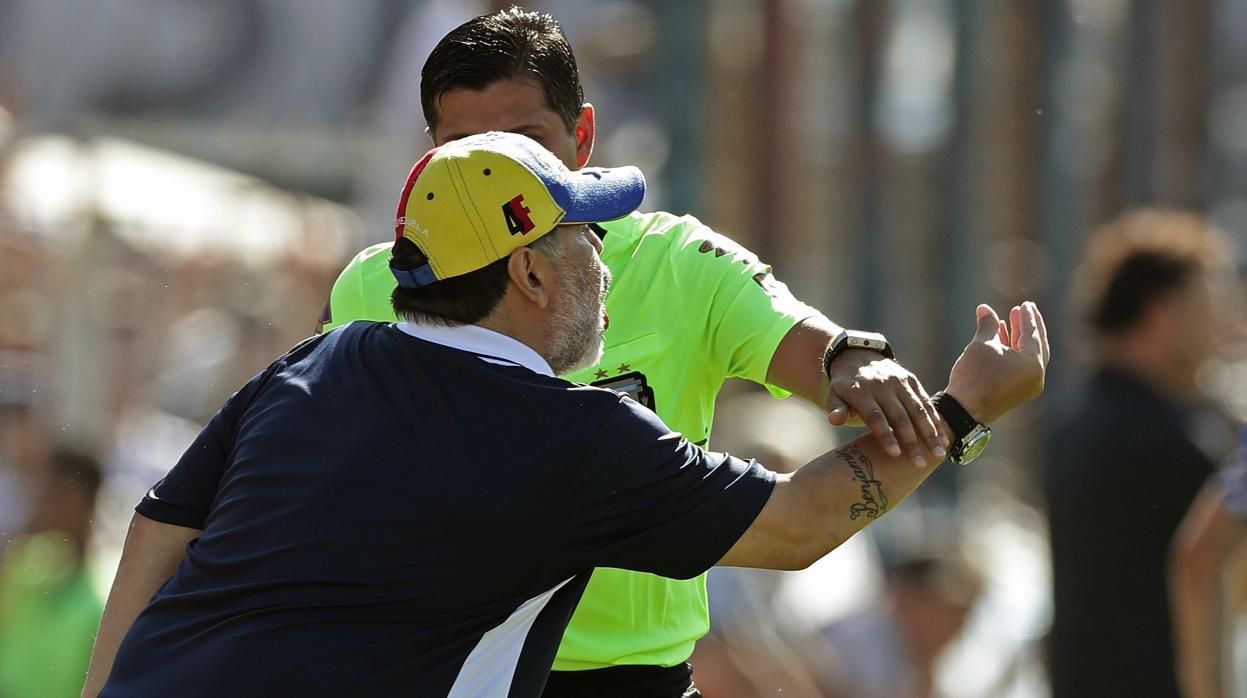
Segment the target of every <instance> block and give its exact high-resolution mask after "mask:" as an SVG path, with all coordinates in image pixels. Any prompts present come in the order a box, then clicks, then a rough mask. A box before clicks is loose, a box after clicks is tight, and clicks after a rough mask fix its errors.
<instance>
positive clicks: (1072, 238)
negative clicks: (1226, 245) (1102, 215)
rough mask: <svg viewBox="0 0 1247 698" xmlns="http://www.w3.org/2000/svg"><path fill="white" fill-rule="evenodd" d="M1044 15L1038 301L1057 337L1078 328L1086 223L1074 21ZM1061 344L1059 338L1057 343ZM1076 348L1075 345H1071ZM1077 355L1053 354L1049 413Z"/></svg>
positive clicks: (1067, 386) (1059, 14)
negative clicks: (1069, 79)
mask: <svg viewBox="0 0 1247 698" xmlns="http://www.w3.org/2000/svg"><path fill="white" fill-rule="evenodd" d="M1041 6H1042V8H1043V9H1042V10H1041V14H1040V36H1041V40H1040V58H1039V60H1040V68H1039V84H1040V85H1041V90H1042V94H1041V97H1040V105H1041V107H1040V108H1041V111H1042V117H1043V118H1042V119H1040V122H1039V142H1040V148H1041V153H1042V155H1041V158H1040V162H1039V164H1040V167H1041V168H1042V176H1041V178H1040V183H1039V192H1038V199H1039V202H1040V206H1039V216H1038V217H1039V240H1040V244H1041V246H1042V248H1043V249H1044V250H1045V251H1047V253H1048V255H1049V264H1048V268H1047V271H1048V279H1047V283H1045V284H1044V288H1045V292H1044V294H1043V297H1042V298H1040V303H1041V304H1042V307H1043V312H1044V320H1045V324H1046V325H1047V326H1048V329H1049V332H1050V335H1051V336H1053V337H1055V338H1059V337H1061V336H1062V334H1064V333H1067V332H1068V331H1072V330H1075V327H1074V323H1072V322H1070V319H1069V314H1068V312H1067V309H1066V302H1067V297H1066V295H1067V290H1068V289H1069V287H1070V282H1071V279H1072V276H1073V274H1072V271H1073V269H1074V267H1075V265H1077V263H1078V260H1079V258H1080V252H1081V249H1082V237H1081V233H1082V227H1083V221H1084V219H1085V209H1086V207H1085V203H1084V199H1083V192H1082V178H1081V176H1080V172H1079V167H1078V165H1076V164H1071V162H1070V160H1071V158H1076V152H1075V153H1071V152H1070V151H1071V150H1075V149H1077V148H1079V147H1080V146H1081V141H1082V135H1083V134H1081V133H1080V132H1079V131H1080V127H1079V124H1078V123H1077V120H1076V117H1075V114H1074V110H1075V109H1076V108H1077V107H1078V106H1079V105H1071V104H1070V101H1071V100H1070V97H1069V96H1068V95H1062V94H1061V93H1060V90H1061V88H1062V86H1063V85H1064V82H1063V80H1062V78H1063V77H1065V76H1066V75H1069V74H1071V73H1072V71H1073V70H1074V68H1073V67H1071V66H1069V65H1068V64H1067V62H1069V61H1073V60H1075V58H1074V56H1073V55H1072V54H1073V48H1074V47H1073V43H1074V42H1073V39H1074V36H1073V34H1074V23H1073V21H1072V18H1071V17H1070V15H1069V10H1068V6H1067V5H1066V4H1065V3H1060V2H1049V3H1041ZM1054 342H1057V343H1059V342H1060V340H1059V339H1054ZM1067 346H1072V342H1070V343H1067ZM1072 361H1073V357H1071V356H1068V355H1067V352H1060V351H1058V352H1054V355H1053V359H1052V362H1051V364H1050V366H1049V369H1048V380H1047V385H1048V388H1047V390H1046V392H1047V393H1048V396H1047V399H1045V400H1044V403H1045V405H1047V409H1049V410H1052V409H1055V408H1057V406H1058V405H1059V404H1061V402H1063V400H1064V398H1066V397H1068V396H1069V395H1070V393H1071V391H1072V388H1073V385H1072V381H1071V376H1070V366H1071V364H1072Z"/></svg>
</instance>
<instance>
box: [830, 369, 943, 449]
mask: <svg viewBox="0 0 1247 698" xmlns="http://www.w3.org/2000/svg"><path fill="white" fill-rule="evenodd" d="M829 378H830V379H831V383H830V386H829V390H828V391H827V421H829V422H831V423H832V424H834V425H836V426H842V425H845V424H849V425H853V426H861V425H863V424H864V425H865V426H867V427H869V428H870V432H871V434H873V435H874V437H875V440H876V441H877V442H878V443H879V447H880V448H882V449H883V451H884V453H887V454H888V455H889V456H892V457H893V458H897V457H900V455H901V452H902V448H903V449H904V453H905V456H906V457H908V458H909V460H910V461H912V462H913V464H914V465H916V466H919V467H923V466H926V465H927V461H926V457H925V456H924V455H923V454H925V453H926V452H927V451H930V452H931V453H932V454H934V455H935V456H936V457H937V458H943V457H944V455H945V449H946V448H947V447H948V445H949V441H948V437H947V436H946V435H945V434H944V432H945V431H947V430H946V429H944V428H943V426H944V425H943V420H942V419H940V415H939V413H938V412H936V410H935V406H934V405H932V404H931V397H930V396H929V395H927V391H926V390H925V389H924V388H923V387H922V383H920V382H918V378H917V377H916V376H915V375H914V374H913V373H910V371H909V370H908V369H906V368H905V367H904V366H901V365H900V364H898V363H896V362H895V361H893V360H892V359H888V358H884V357H883V356H882V355H881V354H879V353H878V352H875V351H870V350H867V349H849V350H847V351H844V352H842V353H841V354H840V355H839V356H837V357H836V360H835V361H833V362H832V363H831V366H830V375H829ZM922 442H925V448H924V447H923V443H922Z"/></svg>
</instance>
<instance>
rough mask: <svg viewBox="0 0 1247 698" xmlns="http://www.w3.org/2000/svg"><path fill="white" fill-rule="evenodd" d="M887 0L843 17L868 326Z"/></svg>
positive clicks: (873, 294)
mask: <svg viewBox="0 0 1247 698" xmlns="http://www.w3.org/2000/svg"><path fill="white" fill-rule="evenodd" d="M891 5H892V3H891V2H889V0H857V2H856V3H854V6H853V11H852V14H851V16H850V19H849V24H850V26H851V27H852V29H851V32H852V34H853V36H854V39H855V40H854V42H853V47H852V55H853V57H854V61H853V71H852V74H853V93H854V97H855V98H854V104H853V108H854V114H853V139H852V144H851V148H852V152H853V157H852V159H851V160H850V162H851V163H852V166H853V169H854V175H855V176H856V178H857V193H856V196H855V197H854V198H855V199H856V202H855V205H856V211H855V215H854V233H855V235H856V236H857V240H858V244H857V268H858V270H859V271H858V277H857V279H856V280H855V281H856V286H857V289H858V303H859V307H860V309H861V311H860V312H859V313H858V317H859V318H860V320H861V322H863V323H864V324H865V325H866V326H868V327H878V326H880V324H881V323H882V321H883V310H884V299H885V294H884V293H883V284H884V279H885V275H884V268H883V265H884V260H883V254H884V245H883V240H882V239H881V236H882V234H883V226H882V225H881V221H882V216H881V213H880V211H879V206H880V203H881V202H882V200H883V197H882V196H881V193H882V192H881V191H880V190H881V189H882V188H883V175H884V172H885V170H886V167H885V162H884V159H885V158H886V152H885V149H884V147H883V143H882V142H881V139H880V137H879V132H878V130H877V129H876V128H875V119H874V114H875V103H876V101H877V99H878V96H879V78H880V72H881V66H880V56H879V54H880V49H881V48H882V43H883V38H884V37H883V34H884V30H885V29H886V27H887V18H888V16H889V14H890V13H891Z"/></svg>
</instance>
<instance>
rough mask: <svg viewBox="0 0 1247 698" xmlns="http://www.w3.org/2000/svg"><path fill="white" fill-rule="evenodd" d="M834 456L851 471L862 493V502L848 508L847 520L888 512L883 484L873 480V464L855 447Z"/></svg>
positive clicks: (872, 517) (872, 516)
mask: <svg viewBox="0 0 1247 698" xmlns="http://www.w3.org/2000/svg"><path fill="white" fill-rule="evenodd" d="M836 456H837V457H839V458H840V459H841V460H843V461H844V462H845V463H847V464H848V466H849V468H850V469H852V471H853V477H854V478H856V479H857V481H858V483H859V485H858V486H859V487H860V489H861V493H862V501H860V502H854V503H853V505H852V506H850V507H849V518H850V519H852V520H854V521H856V520H857V517H859V516H861V515H862V514H865V515H866V518H868V519H877V518H879V517H880V516H883V513H884V512H886V511H887V510H888V495H887V494H885V493H884V491H883V483H882V482H879V481H878V480H876V479H875V464H874V463H871V462H870V459H869V458H867V457H866V454H865V453H862V451H861V449H859V448H858V447H856V446H850V447H848V448H846V449H843V450H841V451H837V452H836Z"/></svg>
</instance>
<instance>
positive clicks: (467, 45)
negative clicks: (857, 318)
mask: <svg viewBox="0 0 1247 698" xmlns="http://www.w3.org/2000/svg"><path fill="white" fill-rule="evenodd" d="M420 91H421V103H422V107H423V110H424V116H425V121H426V122H427V123H428V125H429V129H428V134H429V136H430V138H431V139H432V140H433V143H434V144H435V145H441V144H443V143H445V142H447V141H450V140H455V139H457V138H461V137H463V136H467V135H471V134H476V133H483V132H486V131H512V132H516V133H521V134H523V135H526V136H528V137H530V138H532V139H534V140H536V141H537V142H539V143H541V144H542V145H544V146H545V147H546V148H548V149H549V150H550V151H552V152H553V153H554V154H555V155H557V156H558V157H559V158H560V159H561V160H563V162H564V163H566V164H567V166H568V167H572V168H578V167H584V166H585V165H586V163H587V162H588V160H589V155H590V153H591V152H592V150H593V138H594V110H593V107H592V105H590V104H588V103H586V102H585V100H584V93H583V90H582V88H581V84H580V76H579V73H578V69H577V67H576V59H575V57H574V55H573V54H572V50H571V46H570V45H568V43H567V39H566V37H565V36H564V35H563V32H562V29H561V28H560V27H559V25H558V23H557V22H556V21H555V20H554V18H553V17H551V16H549V15H546V14H539V13H533V12H526V11H523V10H520V9H517V8H512V9H509V10H505V11H502V12H498V13H494V14H490V15H484V16H481V17H477V18H475V19H472V20H470V21H468V22H466V23H465V24H463V25H461V26H459V27H458V28H456V29H455V30H453V31H451V32H450V33H449V34H447V35H446V36H445V37H444V38H443V39H442V40H441V42H440V43H439V44H438V45H437V46H436V47H435V48H434V49H433V52H432V53H431V54H430V55H429V58H428V60H427V61H426V62H425V66H424V70H423V72H422V75H421V83H420ZM598 232H599V234H601V235H602V242H603V247H604V249H603V252H602V254H601V257H602V261H603V262H604V263H605V264H606V266H607V267H608V268H609V269H610V271H611V273H612V274H613V275H614V283H613V284H612V285H611V287H610V293H609V295H608V296H607V298H606V306H607V311H608V313H609V315H610V326H609V329H608V330H607V333H606V342H605V353H604V355H603V357H602V360H601V361H600V362H599V363H598V364H597V365H595V366H592V367H590V368H587V369H584V370H582V371H579V372H577V373H574V374H572V375H569V376H565V377H566V378H568V379H570V380H573V381H578V382H583V383H591V384H594V385H600V386H606V387H611V388H614V389H616V390H620V391H623V392H627V393H629V394H631V395H632V396H633V397H634V398H635V399H636V400H637V401H639V402H641V403H642V404H644V405H646V406H648V407H650V408H651V409H653V410H654V411H655V412H657V413H658V415H659V416H660V417H661V418H662V420H663V421H664V422H666V423H667V424H668V425H669V426H670V427H671V428H672V429H674V430H676V431H679V432H681V433H683V434H684V435H685V436H686V437H687V438H688V439H689V440H690V441H693V442H694V443H697V444H699V445H701V446H706V445H707V444H708V442H709V438H710V427H711V422H712V419H713V414H714V401H715V396H716V394H717V393H718V391H719V388H720V386H721V385H722V384H723V382H724V380H726V379H727V378H728V377H730V376H739V377H742V378H747V379H749V380H752V381H754V382H757V383H760V384H762V385H765V386H767V388H768V389H769V390H770V391H771V392H772V393H773V394H775V395H776V396H780V397H782V396H785V395H787V394H789V392H795V393H797V394H798V395H801V396H802V397H805V398H806V399H809V400H811V401H813V402H815V403H816V404H819V405H823V406H825V407H826V409H827V411H828V418H829V420H830V421H831V422H832V423H833V424H844V423H846V422H848V421H849V420H850V419H851V418H852V417H853V416H854V415H860V416H861V418H862V419H863V420H864V422H865V424H866V425H867V426H869V427H870V429H871V431H872V433H873V434H874V435H875V437H876V438H877V439H878V440H879V444H880V446H881V447H882V448H883V449H884V450H885V451H886V452H888V453H890V454H891V455H900V454H901V453H905V454H906V455H908V456H909V457H910V458H911V459H912V460H913V461H914V462H915V465H919V466H924V465H927V463H925V462H924V461H923V460H922V458H923V456H922V452H923V448H922V444H923V443H925V445H926V446H927V448H929V449H930V451H931V452H932V453H934V454H935V455H937V456H941V457H942V456H943V455H944V453H945V448H946V447H948V446H950V439H949V434H950V433H951V432H950V431H949V430H948V429H947V428H946V427H945V426H944V424H943V423H942V422H941V420H940V419H939V417H938V416H937V413H936V411H935V409H934V408H933V407H932V405H931V402H930V398H929V397H928V396H927V394H926V392H925V391H924V390H923V388H922V386H921V385H920V384H919V383H918V381H917V379H915V378H914V376H913V375H912V374H911V373H910V372H909V371H907V370H905V369H904V368H902V367H901V366H900V365H898V364H897V363H895V362H894V361H892V360H891V349H890V347H888V346H887V345H886V340H883V338H882V337H880V336H878V335H874V336H872V335H870V334H869V333H855V332H852V331H844V330H842V328H840V327H839V326H837V325H836V324H835V323H833V322H831V321H830V320H828V319H827V318H826V317H825V316H823V315H822V314H821V313H819V312H818V311H817V310H815V309H814V308H811V307H810V306H808V305H806V304H804V303H802V302H801V301H799V300H797V299H796V298H795V297H793V295H792V294H791V293H790V292H789V290H788V288H787V287H786V286H785V285H784V284H783V283H781V282H779V281H777V280H776V279H775V278H774V276H772V274H771V269H770V267H768V266H767V265H765V264H763V263H762V262H760V261H759V260H758V258H757V257H756V256H755V255H753V254H752V253H750V252H749V251H748V250H746V249H744V248H743V247H741V246H740V245H738V244H736V243H734V242H732V241H731V240H729V239H728V238H726V237H724V236H722V235H719V234H717V233H715V232H714V231H712V230H710V229H709V228H707V227H706V226H704V225H702V224H701V223H700V222H699V221H697V220H696V219H695V218H692V217H690V216H676V215H673V214H670V213H663V212H657V213H648V214H641V213H634V214H632V215H631V216H629V217H627V218H624V219H621V220H618V221H615V222H612V223H607V224H603V225H602V226H601V227H600V228H599V229H598ZM390 250H391V244H390V243H388V242H387V243H382V244H378V245H375V246H373V247H370V248H368V249H366V250H364V251H363V252H361V253H359V254H358V255H357V256H356V257H355V258H354V259H353V260H351V262H350V263H349V264H348V265H347V267H346V269H345V270H343V272H342V274H341V276H340V277H339V278H338V280H337V281H336V282H335V284H334V286H333V291H332V293H331V295H330V299H329V304H328V305H327V306H326V309H325V316H324V318H323V319H322V330H329V329H332V328H333V327H336V326H338V325H341V324H344V323H347V322H350V321H352V320H382V321H386V320H394V319H395V317H394V313H393V309H392V307H391V304H390V294H391V292H392V291H393V290H394V287H395V280H394V276H393V274H392V273H391V272H390V269H389V257H390ZM855 347H856V348H855ZM863 347H865V348H863ZM829 376H830V378H829ZM931 465H933V464H931ZM705 584H706V583H705V576H704V575H703V576H701V577H697V578H695V579H692V580H673V579H666V578H663V577H658V576H655V575H651V574H644V573H638V572H629V571H624V570H617V569H610V568H599V569H597V570H596V571H595V572H594V574H593V577H592V579H591V581H590V582H589V585H588V588H587V589H586V591H585V593H584V596H583V597H582V599H581V602H580V605H579V606H578V607H577V609H576V612H575V615H574V616H573V617H572V620H571V623H570V624H569V626H568V627H567V630H566V632H565V634H564V636H563V640H562V643H561V645H560V646H559V650H558V656H557V659H556V660H555V663H554V672H553V673H552V674H551V675H550V679H549V682H548V683H547V686H546V691H545V695H546V696H554V697H563V696H628V697H629V698H638V697H644V696H654V697H655V698H668V697H676V698H679V697H681V696H697V695H699V694H698V693H697V689H696V688H695V687H693V685H692V679H691V668H690V667H689V665H688V664H687V660H688V658H689V655H691V654H692V651H693V645H694V643H695V642H696V641H697V639H698V638H700V637H701V636H703V635H705V634H706V632H707V630H708V629H709V625H710V619H709V612H708V610H707V603H706V585H705Z"/></svg>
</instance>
